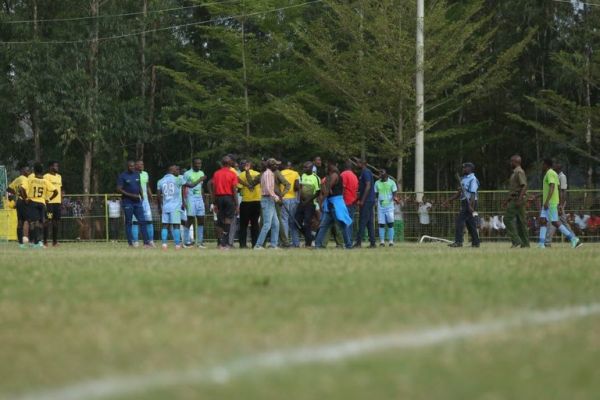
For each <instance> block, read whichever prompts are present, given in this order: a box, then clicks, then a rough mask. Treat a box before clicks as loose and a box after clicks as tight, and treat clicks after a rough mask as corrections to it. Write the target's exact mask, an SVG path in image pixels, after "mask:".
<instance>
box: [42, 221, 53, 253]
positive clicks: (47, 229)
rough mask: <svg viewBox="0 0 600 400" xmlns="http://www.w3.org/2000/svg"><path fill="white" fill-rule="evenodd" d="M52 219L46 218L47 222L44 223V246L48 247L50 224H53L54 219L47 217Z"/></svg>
mask: <svg viewBox="0 0 600 400" xmlns="http://www.w3.org/2000/svg"><path fill="white" fill-rule="evenodd" d="M47 217H50V218H46V221H44V227H43V238H44V240H43V241H44V246H47V245H48V236H49V235H48V232H49V231H50V224H51V223H52V218H51V216H47Z"/></svg>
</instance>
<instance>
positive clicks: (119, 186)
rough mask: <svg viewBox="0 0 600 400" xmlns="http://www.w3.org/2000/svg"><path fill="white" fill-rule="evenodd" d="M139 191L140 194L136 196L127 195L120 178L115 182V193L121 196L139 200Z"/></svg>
mask: <svg viewBox="0 0 600 400" xmlns="http://www.w3.org/2000/svg"><path fill="white" fill-rule="evenodd" d="M141 191H142V189H141V187H140V193H138V194H133V193H129V192H127V191H125V190H124V189H123V182H122V180H121V178H119V181H118V182H117V193H119V194H122V195H123V196H127V197H129V198H131V199H134V200H139V199H141V198H142V196H141Z"/></svg>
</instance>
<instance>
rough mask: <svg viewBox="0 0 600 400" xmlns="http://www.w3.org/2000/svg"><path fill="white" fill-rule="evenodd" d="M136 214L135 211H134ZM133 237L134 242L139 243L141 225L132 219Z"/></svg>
mask: <svg viewBox="0 0 600 400" xmlns="http://www.w3.org/2000/svg"><path fill="white" fill-rule="evenodd" d="M134 215H135V213H134ZM131 237H132V238H133V242H134V243H137V242H138V241H139V238H140V227H139V226H138V222H137V221H132V223H131Z"/></svg>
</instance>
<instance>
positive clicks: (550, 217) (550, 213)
mask: <svg viewBox="0 0 600 400" xmlns="http://www.w3.org/2000/svg"><path fill="white" fill-rule="evenodd" d="M540 218H545V219H546V221H550V222H557V221H558V220H559V218H558V206H548V209H547V210H545V209H544V208H542V212H541V213H540Z"/></svg>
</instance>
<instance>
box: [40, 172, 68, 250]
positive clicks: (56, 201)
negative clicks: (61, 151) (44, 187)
mask: <svg viewBox="0 0 600 400" xmlns="http://www.w3.org/2000/svg"><path fill="white" fill-rule="evenodd" d="M58 169H59V164H58V161H50V162H49V163H48V173H46V175H44V179H45V180H47V181H48V182H50V183H51V184H52V186H54V188H55V189H56V190H57V191H58V195H57V196H56V197H55V198H53V199H52V200H48V204H47V205H46V217H47V218H46V221H45V223H44V246H47V245H48V228H49V227H50V226H52V246H58V224H59V223H60V218H61V213H60V207H61V203H62V186H63V185H62V176H60V174H59V173H58Z"/></svg>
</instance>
